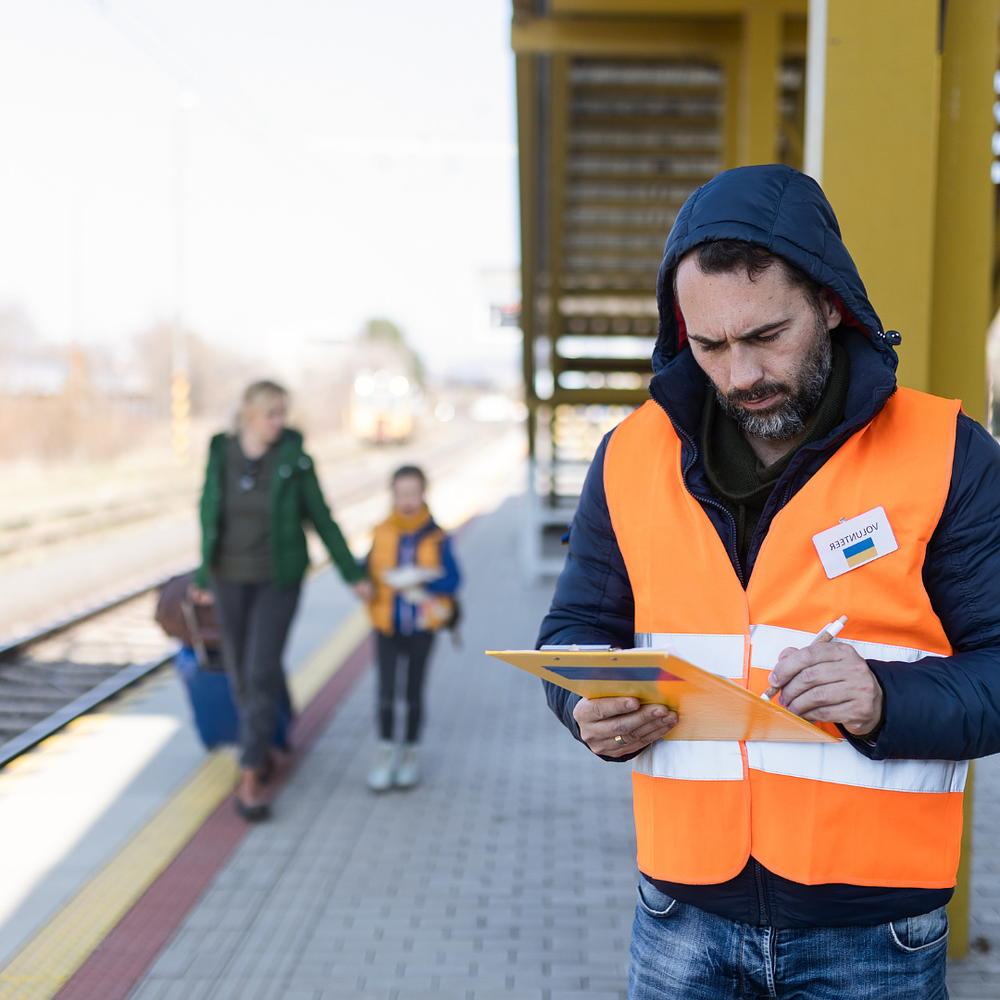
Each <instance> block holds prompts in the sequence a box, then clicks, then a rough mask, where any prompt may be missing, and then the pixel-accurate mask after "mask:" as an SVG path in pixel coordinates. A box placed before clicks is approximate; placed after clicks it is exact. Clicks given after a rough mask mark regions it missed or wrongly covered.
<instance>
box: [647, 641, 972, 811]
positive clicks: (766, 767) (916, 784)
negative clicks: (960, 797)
mask: <svg viewBox="0 0 1000 1000" xmlns="http://www.w3.org/2000/svg"><path fill="white" fill-rule="evenodd" d="M812 635H813V633H810V632H801V631H798V630H796V629H787V628H778V627H776V626H773V625H754V626H751V629H750V636H751V654H750V662H751V666H752V667H759V668H761V669H764V670H770V669H771V668H772V667H773V666H774V664H775V663H776V662H777V660H778V656H779V655H780V653H781V651H782V650H783V649H785V648H786V647H788V646H797V647H800V646H805V645H807V644H808V643H809V641H810V640H811V639H812ZM640 640H642V641H640ZM836 641H837V642H841V641H850V644H851V645H852V646H853V647H854V648H855V649H856V650H857V651H858V652H859V653H860V654H861V655H862V656H863V657H865V658H866V659H873V660H900V661H904V662H912V661H914V660H917V659H920V658H921V657H923V656H936V655H940V654H937V653H931V652H927V651H925V650H920V649H912V648H910V647H906V646H890V645H886V644H883V643H875V642H855V641H853V640H841V639H837V640H836ZM636 645H637V646H640V647H645V648H655V649H669V650H670V652H672V653H674V654H675V655H676V656H680V657H682V658H683V659H686V660H688V661H689V662H691V663H694V664H695V665H696V666H699V667H702V669H705V670H711V671H712V672H713V673H716V674H720V675H721V676H723V677H740V676H742V663H743V636H732V635H708V636H705V635H699V634H684V633H665V632H661V633H645V634H642V635H638V634H637V635H636ZM737 663H739V665H740V669H739V670H738V671H736V672H731V671H733V670H734V669H735V665H736V664H737ZM746 754H747V764H748V766H749V767H750V768H751V769H753V770H757V771H766V772H768V773H770V774H782V775H788V776H789V777H795V778H807V779H810V780H813V781H828V782H834V783H836V784H842V785H852V786H855V787H859V788H875V789H885V790H888V791H900V792H928V793H943V792H960V791H962V790H963V788H964V787H965V779H966V775H967V774H968V769H969V766H968V762H967V761H947V760H931V761H925V760H880V761H876V760H869V759H868V758H867V757H865V756H864V755H862V754H860V753H859V752H858V751H857V750H855V749H854V747H852V746H851V745H850V743H848V742H846V741H843V742H841V743H777V742H774V743H770V742H767V743H766V742H751V743H747V744H746ZM632 767H633V770H636V771H639V772H641V773H642V774H648V775H651V776H653V777H658V778H675V779H681V780H691V781H738V780H741V779H742V778H743V755H742V753H741V752H740V744H739V743H738V742H736V741H725V742H715V741H684V740H657V742H656V743H654V744H653V745H652V746H649V747H647V748H646V749H645V750H644V751H643V752H642V753H641V754H640V755H639V756H638V757H636V758H635V760H634V761H633V762H632Z"/></svg>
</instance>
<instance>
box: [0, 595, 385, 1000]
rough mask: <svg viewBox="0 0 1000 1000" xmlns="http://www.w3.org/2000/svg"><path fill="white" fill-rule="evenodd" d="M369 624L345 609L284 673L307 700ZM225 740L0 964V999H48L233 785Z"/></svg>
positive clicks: (231, 756) (232, 758) (296, 696)
mask: <svg viewBox="0 0 1000 1000" xmlns="http://www.w3.org/2000/svg"><path fill="white" fill-rule="evenodd" d="M369 628H370V626H369V625H368V621H367V616H366V615H365V612H364V609H363V608H358V609H356V610H355V611H354V612H352V613H351V614H350V615H349V616H348V617H347V618H346V619H345V620H344V621H343V622H341V624H340V626H339V627H338V628H337V629H335V630H334V632H333V634H332V635H331V636H330V637H329V638H328V639H327V641H326V642H324V643H323V645H322V646H321V647H320V648H319V649H318V650H317V651H316V652H315V653H313V654H312V656H310V657H309V659H308V660H307V661H306V662H305V663H304V664H303V665H302V667H301V668H300V669H299V670H297V671H296V672H295V673H294V674H293V675H292V676H291V678H290V679H289V688H290V691H291V694H292V698H293V700H294V702H295V704H296V705H299V706H304V705H307V704H308V703H309V702H310V701H311V700H312V699H313V698H314V697H315V696H316V694H317V693H318V692H319V691H320V689H321V688H322V687H323V685H324V684H325V683H326V682H327V681H328V680H329V679H330V678H331V677H332V676H333V675H334V674H335V673H336V672H337V671H338V670H339V669H340V668H341V667H342V666H343V664H344V662H345V661H346V659H347V658H348V656H350V654H351V653H352V652H353V651H354V650H355V649H356V648H357V647H358V645H359V644H360V643H361V641H362V640H363V639H364V637H365V635H366V634H367V632H368V630H369ZM237 773H238V768H237V765H236V752H235V750H234V749H232V748H227V749H225V750H220V751H215V752H213V753H211V754H210V755H209V757H208V759H207V760H206V761H205V762H204V763H203V764H202V765H200V767H199V768H198V770H197V771H195V773H194V774H193V775H192V776H191V777H190V778H189V779H188V780H187V781H186V782H185V783H184V784H183V785H182V786H181V788H180V789H178V790H177V791H176V792H175V793H174V794H173V795H172V796H171V797H170V798H169V799H168V800H167V802H166V803H164V805H163V806H161V807H160V809H159V810H158V811H157V813H156V814H155V815H154V816H153V817H152V818H151V819H150V820H149V821H148V822H147V823H146V824H145V826H143V827H142V829H141V830H139V832H138V833H137V834H136V835H135V836H134V837H133V838H132V840H130V841H129V843H128V844H126V845H125V846H124V847H123V848H122V849H121V850H120V851H119V852H118V853H117V854H116V855H115V856H114V857H113V858H112V859H111V860H110V861H108V862H107V864H105V865H104V867H103V868H101V869H100V870H99V871H98V872H97V873H96V874H95V875H94V876H93V877H92V878H91V879H90V880H89V881H88V882H87V883H86V884H84V885H83V886H82V887H81V888H80V890H79V891H78V892H77V893H76V895H75V896H73V898H72V899H70V901H69V902H68V903H67V904H66V905H65V906H64V907H62V909H60V911H59V912H58V913H57V914H56V915H55V916H54V917H53V918H52V919H51V920H50V921H49V922H48V923H47V924H46V925H45V926H44V927H43V928H42V929H41V930H40V931H39V932H38V933H37V934H36V935H35V936H34V937H33V938H32V939H31V940H30V941H29V942H28V943H27V944H25V945H24V946H23V947H22V948H21V950H20V951H19V952H18V953H17V954H16V955H15V956H14V957H13V958H12V959H11V961H10V962H9V963H8V964H7V965H6V966H5V967H4V968H3V969H2V970H0V1000H51V998H52V997H54V996H55V995H56V994H57V993H58V992H59V990H61V989H62V988H63V986H65V985H66V983H67V982H68V981H69V980H70V978H71V977H72V976H73V974H74V973H75V972H76V970H77V969H79V968H80V966H81V965H83V963H84V962H85V961H86V960H87V959H88V958H89V957H90V955H91V954H92V953H93V952H94V951H95V950H96V948H97V947H98V946H99V945H100V944H101V942H102V941H103V940H104V939H105V938H106V937H107V936H108V934H109V933H110V932H111V931H112V930H113V929H114V927H115V926H116V925H117V924H118V923H119V921H120V920H121V919H122V917H124V916H125V914H126V913H127V912H128V911H129V910H130V909H131V907H132V906H133V905H134V903H135V902H136V901H137V900H138V899H139V897H140V896H141V895H142V894H143V893H144V892H145V891H146V890H147V889H148V888H149V886H150V885H152V883H153V882H154V881H155V879H156V878H157V876H158V875H160V874H161V872H163V871H164V870H165V869H166V867H167V866H168V865H169V864H170V862H171V861H173V859H174V858H175V857H177V855H178V854H179V853H180V851H181V849H182V848H183V847H184V845H185V844H187V843H188V841H189V840H190V839H191V838H192V837H193V836H194V834H195V833H196V832H197V831H198V830H199V829H200V827H201V826H202V824H203V823H204V822H205V820H207V819H208V817H209V816H210V815H211V814H212V812H214V810H215V809H217V808H218V806H219V804H220V803H221V802H222V801H223V800H224V799H225V798H226V796H227V795H228V794H229V793H230V792H231V791H232V790H233V786H234V784H235V782H236V777H237Z"/></svg>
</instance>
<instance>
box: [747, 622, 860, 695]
mask: <svg viewBox="0 0 1000 1000" xmlns="http://www.w3.org/2000/svg"><path fill="white" fill-rule="evenodd" d="M846 624H847V615H841V616H840V617H839V618H838V619H837V620H836V621H835V622H830V624H829V625H825V626H823V628H821V629H820V630H819V631H818V632H817V633H816V634H815V635H814V636H813V637H812V641H811V642H810V643H809V645H810V646H815V645H816V644H817V643H820V642H832V641H833V640H834V639H835V638H836V636H837V635H838V634H839V633H840V630H841V629H842V628H843V627H844V626H845V625H846ZM780 690H781V688H776V687H769V688H768V689H767V690H766V691H765V692H764V693H763V694H762V695H761V698H766V699H767V700H768V701H770V700H771V699H772V698H773V697H774V696H775V695H776V694H777V693H778V692H779V691H780Z"/></svg>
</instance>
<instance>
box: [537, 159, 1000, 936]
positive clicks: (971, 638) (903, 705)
mask: <svg viewBox="0 0 1000 1000" xmlns="http://www.w3.org/2000/svg"><path fill="white" fill-rule="evenodd" d="M723 239H739V240H746V241H749V242H751V243H755V244H758V245H760V246H763V247H766V248H767V249H768V250H771V251H772V252H773V253H776V254H779V255H781V256H782V257H784V258H785V259H787V260H789V261H791V262H792V263H794V264H795V265H797V266H798V267H800V268H801V269H802V270H803V271H805V272H806V273H807V274H809V275H810V276H812V277H813V278H814V279H815V280H816V281H818V282H820V283H821V284H822V285H823V286H824V287H825V288H827V289H828V290H829V291H830V292H832V293H833V295H834V296H836V299H837V304H838V305H839V306H840V307H841V313H842V316H843V321H842V323H841V325H840V327H838V328H837V329H836V330H835V331H833V336H834V337H836V338H838V339H839V341H840V343H841V344H842V345H843V346H844V348H845V349H846V350H847V351H848V353H849V355H850V361H851V368H850V372H851V379H850V387H849V390H848V397H847V403H846V406H845V412H844V420H843V422H842V423H841V424H840V425H839V426H838V427H836V428H835V429H834V430H833V431H832V432H831V433H830V434H829V435H828V436H827V437H826V438H825V439H823V440H822V441H818V442H816V443H814V444H811V445H807V446H804V447H802V448H801V449H799V451H798V452H796V453H795V455H794V456H793V457H792V460H791V461H790V463H789V465H788V468H787V469H786V470H785V472H784V473H783V474H782V476H781V477H780V479H779V480H778V481H777V483H776V484H775V486H774V488H773V490H772V492H771V495H770V498H769V499H768V501H767V504H766V506H765V508H764V511H763V514H762V516H761V518H760V522H759V524H758V526H757V530H756V532H755V534H754V537H753V540H752V542H751V545H750V550H749V556H748V559H747V575H748V576H749V574H750V572H751V570H752V569H753V564H754V561H755V559H756V556H757V553H758V552H759V550H760V545H761V542H762V541H763V539H764V537H765V536H766V534H767V531H768V527H769V525H770V523H771V520H772V519H773V517H774V515H775V514H776V513H777V511H778V510H780V509H781V507H782V506H784V505H785V504H786V503H788V501H789V500H790V499H791V498H792V497H793V496H794V495H795V494H796V493H797V492H798V490H800V489H801V488H802V486H803V485H804V484H805V483H806V482H807V481H808V480H809V478H810V477H811V476H813V475H814V474H815V473H816V471H817V470H818V469H820V468H821V467H822V465H823V464H824V462H826V461H827V459H828V458H829V457H830V456H831V455H832V454H833V453H834V452H835V451H836V450H837V448H838V447H839V446H840V445H841V444H842V443H843V442H844V441H845V440H846V439H847V438H848V437H850V436H851V435H852V434H854V433H856V432H857V431H859V430H860V429H861V428H863V427H864V426H865V425H866V424H867V423H868V422H869V421H871V420H872V418H873V417H874V416H875V415H876V414H877V413H878V412H879V410H881V408H882V406H883V405H884V404H885V402H886V400H887V399H888V398H889V397H890V396H891V395H892V393H893V392H894V391H895V388H896V376H895V372H896V363H897V358H896V353H895V350H894V349H893V345H894V344H896V343H898V342H899V335H898V334H896V333H894V332H891V331H890V332H886V331H885V330H884V329H883V327H882V324H881V322H880V320H879V318H878V316H877V315H876V313H875V311H874V309H873V308H872V305H871V303H870V302H869V301H868V296H867V293H866V292H865V287H864V284H863V283H862V281H861V278H860V276H859V275H858V272H857V269H856V267H855V266H854V262H853V260H852V259H851V257H850V254H849V253H848V252H847V249H846V247H845V246H844V244H843V242H842V240H841V237H840V229H839V226H838V225H837V220H836V218H835V216H834V214H833V210H832V208H831V207H830V204H829V202H827V200H826V197H825V196H824V194H823V192H822V190H821V189H820V187H819V185H818V184H816V182H815V181H814V180H812V179H811V178H810V177H807V176H806V175H804V174H801V173H799V172H798V171H796V170H793V169H792V168H790V167H783V166H777V165H770V166H757V167H741V168H739V169H736V170H729V171H726V172H724V173H722V174H719V175H718V176H716V177H715V178H713V179H712V180H711V181H709V183H707V184H706V185H704V187H702V188H699V189H698V190H697V191H695V192H694V194H692V195H691V197H690V198H689V199H688V201H687V202H686V203H685V205H684V207H683V208H682V209H681V211H680V213H679V214H678V216H677V221H676V222H675V223H674V226H673V229H672V230H671V232H670V236H669V239H668V240H667V244H666V249H665V251H664V257H663V263H662V265H661V266H660V272H659V275H658V277H657V282H656V295H657V305H658V307H659V315H660V325H659V335H658V337H657V342H656V348H655V350H654V352H653V370H654V376H653V379H652V381H651V383H650V388H649V391H650V395H651V396H652V398H653V399H654V400H655V401H656V402H657V403H658V404H659V405H660V406H661V407H662V408H663V409H664V411H665V412H666V413H667V415H668V416H669V418H670V420H671V422H672V424H673V426H674V428H675V430H676V431H677V434H678V436H679V437H680V439H681V442H682V464H683V467H684V468H685V469H686V470H688V471H687V473H686V484H687V487H688V490H689V491H690V492H691V494H692V495H693V496H694V497H695V498H696V499H697V500H698V501H699V502H700V504H701V506H702V508H703V509H704V510H705V513H706V514H707V515H708V517H709V519H710V520H711V522H712V524H713V525H714V526H715V528H716V530H717V531H718V532H719V536H720V537H721V539H722V541H723V543H724V544H725V545H726V547H727V549H728V551H729V552H730V555H731V559H732V563H733V568H734V570H735V572H736V573H737V575H738V576H740V578H741V580H743V574H742V572H741V569H740V565H739V560H738V558H737V556H736V525H735V522H734V520H733V518H732V515H731V514H730V513H729V512H728V511H727V509H726V507H725V506H724V505H723V503H722V502H721V501H720V500H719V498H718V497H716V496H715V495H713V492H712V488H711V486H710V485H709V482H708V479H707V477H706V475H705V471H704V467H703V465H702V461H701V447H700V440H701V438H700V428H701V419H702V412H703V405H704V400H705V392H706V389H707V385H708V383H707V379H706V376H705V375H704V373H703V372H702V371H701V369H700V368H699V367H698V365H697V363H696V362H695V360H694V357H693V355H692V353H691V351H690V350H688V349H687V348H686V346H685V343H684V331H683V329H682V326H681V323H682V321H681V320H679V310H678V309H677V308H676V304H675V301H674V294H673V277H674V271H675V269H676V268H677V265H678V264H679V262H680V260H681V258H682V257H683V256H684V255H685V254H686V253H687V252H688V251H689V250H691V249H692V248H693V247H695V246H697V245H698V244H700V243H705V242H709V241H713V240H723ZM609 436H610V435H609ZM607 440H608V439H607V438H605V439H604V441H603V442H602V443H601V445H600V447H599V448H598V450H597V454H596V455H595V457H594V460H593V463H592V465H591V468H590V472H589V474H588V476H587V480H586V483H585V485H584V488H583V493H582V496H581V498H580V505H579V508H578V510H577V513H576V515H575V517H574V519H573V524H572V526H571V529H570V535H569V553H568V555H567V559H566V565H565V567H564V569H563V572H562V574H561V575H560V577H559V581H558V583H557V585H556V592H555V596H554V597H553V601H552V607H551V609H550V611H549V614H548V615H547V616H546V618H545V620H544V621H543V622H542V626H541V631H540V634H539V638H538V642H539V644H542V643H609V644H611V645H614V646H620V647H623V648H628V647H630V646H632V645H633V643H634V639H633V635H634V631H635V628H634V603H633V598H632V590H631V586H630V584H629V579H628V573H627V571H626V569H625V564H624V561H623V559H622V556H621V552H620V551H619V549H618V544H617V541H616V540H615V535H614V531H613V529H612V526H611V521H610V518H609V515H608V507H607V501H606V499H605V495H604V477H603V467H604V453H605V449H606V446H607ZM915 486H917V487H918V486H919V484H915ZM998 500H1000V447H998V446H997V444H996V442H995V441H994V440H993V439H992V437H990V435H989V434H988V433H987V432H986V431H985V430H984V429H983V428H982V427H981V426H980V425H979V424H977V423H976V422H975V421H973V420H971V419H970V418H969V417H967V416H965V415H964V414H960V415H959V419H958V427H957V433H956V443H955V457H954V464H953V469H952V478H951V487H950V490H949V493H948V498H947V501H946V503H945V507H944V511H943V513H942V516H941V519H940V521H939V523H938V526H937V529H936V530H935V532H934V535H933V536H932V538H931V540H930V543H929V545H928V547H927V554H926V559H925V562H924V567H923V582H924V587H925V589H926V590H927V593H928V595H929V597H930V600H931V604H932V606H933V608H934V611H935V612H936V613H937V615H938V617H939V618H940V619H941V623H942V625H943V626H944V630H945V633H946V634H947V636H948V639H949V641H950V642H951V645H952V647H953V648H954V650H955V654H954V655H953V656H949V657H926V658H924V659H921V660H917V661H915V662H913V663H898V662H894V663H882V662H879V661H869V666H870V667H871V669H872V671H873V672H874V673H875V676H876V677H877V678H878V681H879V683H880V684H881V685H882V688H883V690H884V692H885V699H884V701H885V714H884V723H883V726H882V728H881V729H880V730H879V732H878V736H877V739H876V740H875V742H874V743H873V744H872V743H867V742H866V741H864V740H859V739H856V738H854V737H851V736H850V735H849V734H847V733H846V732H845V735H846V736H848V738H849V739H850V741H851V743H852V744H853V745H854V746H855V748H856V749H857V750H858V751H859V752H860V753H863V754H865V755H866V756H868V757H870V758H872V759H875V760H883V759H889V758H915V759H944V760H964V759H969V758H974V757H982V756H985V755H987V754H992V753H997V752H1000V505H998ZM663 530H670V529H669V525H664V526H663ZM664 572H669V568H668V567H664ZM743 582H744V586H745V583H746V581H745V580H744V581H743ZM546 690H547V696H548V701H549V705H550V707H551V708H552V710H553V711H554V712H555V713H556V715H557V716H559V718H560V719H561V720H562V722H563V723H564V724H565V725H566V726H567V728H569V730H570V731H571V732H572V733H573V734H574V736H576V738H577V739H579V737H580V734H579V728H578V727H577V725H576V722H575V720H574V719H573V714H572V713H573V708H574V707H575V705H576V703H577V701H578V700H579V699H578V696H576V695H573V694H571V693H570V692H568V691H565V690H563V689H562V688H558V687H555V686H553V685H546ZM609 759H610V758H609ZM625 759H628V758H625ZM859 821H860V818H859ZM656 884H657V885H658V886H659V887H660V888H661V889H662V891H664V892H666V893H667V894H668V895H671V896H674V897H675V898H678V899H680V900H681V901H682V902H689V903H692V904H694V905H696V906H700V907H701V908H703V909H706V910H709V911H711V912H715V913H718V914H720V915H721V916H724V917H727V918H729V919H733V920H739V921H742V922H746V923H753V924H770V925H772V926H776V927H796V926H808V925H819V926H839V925H850V924H857V925H862V924H876V923H883V922H885V921H888V920H894V919H900V918H902V917H904V916H915V915H917V914H920V913H926V912H928V911H929V910H931V909H934V908H935V907H937V906H940V905H942V904H943V903H944V902H946V901H947V899H948V898H949V897H950V895H951V890H928V889H880V888H871V887H861V886H845V885H821V886H804V885H799V884H797V883H794V882H789V881H788V880H786V879H783V878H780V877H779V876H777V875H774V874H773V873H771V872H769V871H767V870H766V869H764V868H763V866H761V865H760V864H759V863H758V862H756V861H755V860H754V859H753V858H751V860H750V862H748V864H747V867H746V868H745V869H744V871H743V872H742V873H741V874H740V875H739V876H737V877H736V878H735V879H733V880H732V881H731V882H727V883H723V884H721V885H708V886H691V885H676V884H672V883H663V882H657V883H656Z"/></svg>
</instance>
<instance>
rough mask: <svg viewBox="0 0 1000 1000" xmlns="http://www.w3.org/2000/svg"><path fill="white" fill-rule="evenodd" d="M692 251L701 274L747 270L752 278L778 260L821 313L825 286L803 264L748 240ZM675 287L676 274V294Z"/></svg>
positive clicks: (705, 245)
mask: <svg viewBox="0 0 1000 1000" xmlns="http://www.w3.org/2000/svg"><path fill="white" fill-rule="evenodd" d="M690 255H691V256H693V257H694V259H695V262H696V263H697V265H698V270H699V271H701V273H702V274H732V272H734V271H745V272H746V276H747V277H748V278H749V279H750V280H751V281H754V280H755V279H756V278H757V276H758V275H760V274H763V273H764V272H765V271H766V270H767V269H768V268H770V267H773V266H774V265H775V264H777V265H778V267H780V268H781V270H782V271H783V272H784V275H785V279H786V281H787V282H788V284H789V285H791V286H792V287H793V288H801V289H802V291H804V292H805V293H806V297H807V298H808V299H809V303H810V305H811V306H812V307H813V309H814V310H815V311H816V313H817V315H820V314H822V306H823V299H822V294H823V290H824V289H823V286H822V285H821V284H820V283H819V282H818V281H816V280H815V279H814V278H811V277H810V276H809V275H808V274H806V272H805V271H803V270H802V268H801V267H797V266H796V265H795V264H793V263H792V262H791V261H789V260H786V259H785V258H784V257H782V256H780V255H779V254H776V253H771V251H770V250H766V249H765V248H764V247H762V246H758V245H757V244H756V243H748V242H747V241H746V240H713V241H712V242H710V243H702V244H700V245H698V246H696V247H695V248H694V249H693V250H692V251H691V254H690ZM674 274H675V275H676V274H677V272H676V271H675V272H674ZM676 291H677V289H676V278H675V286H674V295H675V297H676Z"/></svg>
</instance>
